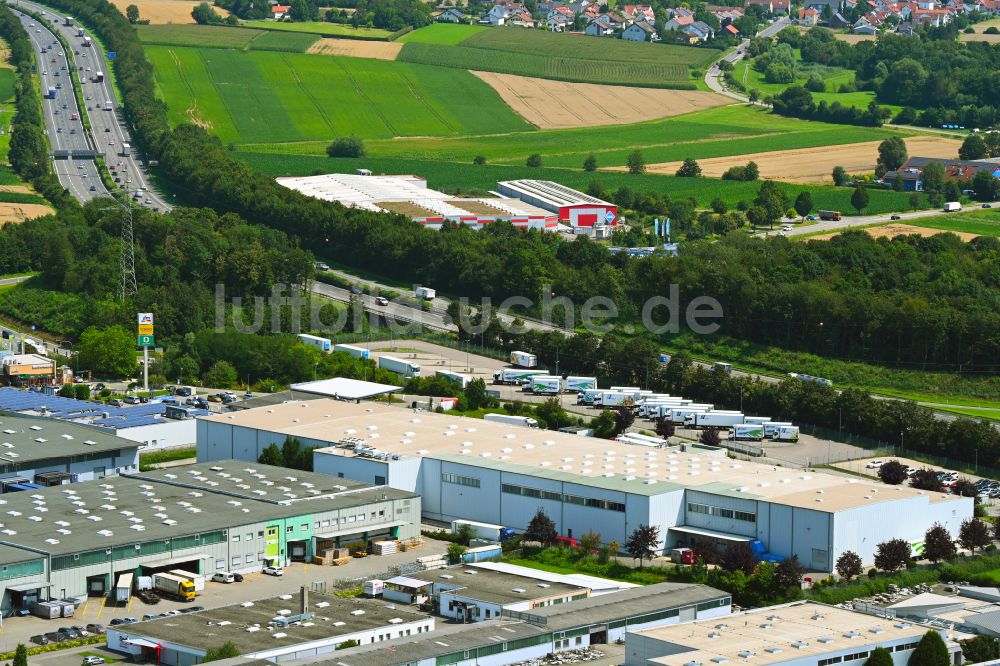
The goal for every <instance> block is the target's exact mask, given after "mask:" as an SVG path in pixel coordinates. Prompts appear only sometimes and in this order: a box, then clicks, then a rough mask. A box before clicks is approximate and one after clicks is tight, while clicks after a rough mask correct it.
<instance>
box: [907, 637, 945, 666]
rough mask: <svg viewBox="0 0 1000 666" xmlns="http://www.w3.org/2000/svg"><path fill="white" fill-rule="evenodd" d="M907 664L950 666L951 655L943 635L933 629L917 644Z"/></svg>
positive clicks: (911, 665) (916, 665)
mask: <svg viewBox="0 0 1000 666" xmlns="http://www.w3.org/2000/svg"><path fill="white" fill-rule="evenodd" d="M906 663H907V666H948V665H949V664H950V663H951V655H950V654H948V646H947V645H945V644H944V640H943V639H942V638H941V634H939V633H938V632H937V630H936V629H931V630H929V631H928V632H927V633H926V634H924V636H923V638H921V639H920V642H919V643H917V647H916V649H915V650H913V652H912V654H910V659H909V661H907V662H906Z"/></svg>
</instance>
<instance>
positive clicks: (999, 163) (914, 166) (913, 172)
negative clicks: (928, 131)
mask: <svg viewBox="0 0 1000 666" xmlns="http://www.w3.org/2000/svg"><path fill="white" fill-rule="evenodd" d="M931 162H936V163H938V164H940V165H941V166H943V167H944V178H945V180H959V181H970V180H972V179H973V178H974V177H975V175H976V174H977V173H978V172H980V171H985V172H987V173H989V174H990V175H992V176H993V177H994V178H1000V159H989V160H971V161H965V160H949V159H942V158H938V157H911V158H909V159H908V160H906V162H905V163H904V164H903V166H901V167H900V168H899V170H898V171H889V172H887V173H886V174H885V175H884V176H883V177H882V182H884V183H886V184H889V185H891V184H892V183H894V182H895V181H896V178H897V177H898V178H899V180H900V181H901V182H902V184H903V190H904V191H906V192H920V191H922V190H923V189H924V183H923V170H924V167H926V166H927V165H928V164H930V163H931Z"/></svg>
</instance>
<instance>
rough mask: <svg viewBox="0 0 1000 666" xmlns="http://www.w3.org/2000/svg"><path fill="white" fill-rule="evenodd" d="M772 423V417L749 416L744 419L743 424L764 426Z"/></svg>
mask: <svg viewBox="0 0 1000 666" xmlns="http://www.w3.org/2000/svg"><path fill="white" fill-rule="evenodd" d="M770 421H771V417H770V416H748V417H746V418H745V419H743V423H751V424H753V425H764V424H765V423H769V422H770Z"/></svg>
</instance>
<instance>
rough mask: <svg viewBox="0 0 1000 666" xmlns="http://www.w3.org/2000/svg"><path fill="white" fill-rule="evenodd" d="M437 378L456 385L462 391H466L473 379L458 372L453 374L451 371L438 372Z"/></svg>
mask: <svg viewBox="0 0 1000 666" xmlns="http://www.w3.org/2000/svg"><path fill="white" fill-rule="evenodd" d="M434 376H435V377H444V378H445V379H447V380H448V381H449V382H451V383H452V384H455V385H456V386H458V387H459V388H461V389H464V388H465V387H466V386H468V385H469V382H471V381H472V377H470V376H469V375H463V374H461V373H458V372H452V371H451V370H438V371H436V372H435V373H434Z"/></svg>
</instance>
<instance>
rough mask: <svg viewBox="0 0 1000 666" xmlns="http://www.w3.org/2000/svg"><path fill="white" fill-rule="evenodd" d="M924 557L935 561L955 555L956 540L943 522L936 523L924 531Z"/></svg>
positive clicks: (948, 558)
mask: <svg viewBox="0 0 1000 666" xmlns="http://www.w3.org/2000/svg"><path fill="white" fill-rule="evenodd" d="M924 557H925V558H927V559H928V560H930V561H931V562H935V563H936V562H940V561H941V560H950V559H951V558H953V557H955V541H954V539H952V538H951V533H949V532H948V530H947V529H945V527H944V525H942V524H941V523H934V524H933V525H931V526H930V527H929V528H927V531H926V532H925V533H924Z"/></svg>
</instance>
